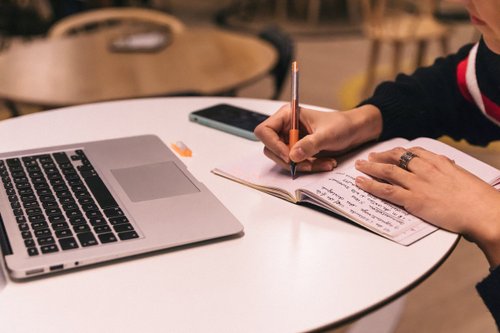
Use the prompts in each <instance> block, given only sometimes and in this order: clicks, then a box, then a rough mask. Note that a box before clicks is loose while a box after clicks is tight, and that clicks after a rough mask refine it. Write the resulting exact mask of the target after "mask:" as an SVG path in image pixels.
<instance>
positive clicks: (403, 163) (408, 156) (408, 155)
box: [399, 151, 418, 171]
mask: <svg viewBox="0 0 500 333" xmlns="http://www.w3.org/2000/svg"><path fill="white" fill-rule="evenodd" d="M414 157H418V156H417V155H416V154H414V153H412V152H411V151H405V152H404V153H403V155H401V157H400V158H399V167H400V168H402V169H404V170H406V171H410V170H408V164H409V163H410V161H411V160H412V159H413V158H414Z"/></svg>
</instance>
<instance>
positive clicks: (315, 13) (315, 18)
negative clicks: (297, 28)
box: [307, 0, 321, 25]
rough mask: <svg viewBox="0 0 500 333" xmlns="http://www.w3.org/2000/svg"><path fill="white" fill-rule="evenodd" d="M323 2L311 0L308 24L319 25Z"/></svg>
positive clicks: (308, 7)
mask: <svg viewBox="0 0 500 333" xmlns="http://www.w3.org/2000/svg"><path fill="white" fill-rule="evenodd" d="M320 1H321V0H309V4H308V6H307V22H309V23H310V24H312V25H317V24H318V23H319V14H320V8H321V3H320Z"/></svg>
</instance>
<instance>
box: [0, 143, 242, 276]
mask: <svg viewBox="0 0 500 333" xmlns="http://www.w3.org/2000/svg"><path fill="white" fill-rule="evenodd" d="M0 175H1V186H0V214H1V217H0V243H1V247H2V253H3V256H4V260H5V264H6V267H7V269H8V270H9V272H10V275H11V276H12V277H14V278H17V279H22V278H27V277H31V276H36V275H41V274H46V273H51V272H56V271H61V270H66V269H71V268H75V267H81V266H85V265H89V264H94V263H99V262H103V261H107V260H111V259H116V258H123V257H128V256H131V255H136V254H140V253H146V252H151V251H155V250H160V249H166V248H171V247H176V246H180V245H186V244H192V243H196V242H200V241H205V240H209V239H216V238H221V237H227V236H231V235H241V234H242V231H243V227H242V225H241V224H240V223H239V222H238V221H237V220H236V218H235V217H234V216H233V215H232V214H231V213H230V212H229V211H228V210H227V209H226V208H225V207H224V206H223V205H222V204H221V202H220V201H219V200H218V199H217V198H216V197H215V196H214V195H213V194H212V193H211V192H210V191H209V190H208V189H207V188H206V187H205V186H204V185H203V184H202V183H200V182H199V181H197V180H196V179H195V178H194V177H193V175H191V174H190V173H189V171H188V170H187V168H186V167H185V166H184V164H183V163H182V162H181V161H180V160H179V159H178V158H177V157H176V156H175V154H174V153H172V152H171V151H170V149H168V148H167V147H166V146H165V144H164V143H163V142H162V141H161V140H160V139H159V138H158V137H156V136H153V135H145V136H137V137H128V138H120V139H113V140H104V141H96V142H87V143H81V144H72V145H65V146H57V147H50V148H44V149H33V150H26V151H18V152H12V153H4V154H0Z"/></svg>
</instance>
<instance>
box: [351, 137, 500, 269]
mask: <svg viewBox="0 0 500 333" xmlns="http://www.w3.org/2000/svg"><path fill="white" fill-rule="evenodd" d="M405 151H406V150H405V149H403V148H394V149H392V150H389V151H386V152H382V153H371V154H370V155H369V157H368V161H364V160H359V161H357V162H356V168H357V169H358V170H359V171H361V172H363V173H366V174H367V175H370V176H372V177H374V178H375V179H379V180H383V181H386V182H387V183H385V182H381V181H378V180H375V179H370V178H367V177H358V178H357V179H356V184H357V185H358V186H359V187H360V188H361V189H363V190H365V191H366V192H369V193H371V194H373V195H375V196H378V197H380V198H382V199H385V200H387V201H390V202H392V203H394V204H396V205H399V206H403V207H404V208H405V209H406V210H407V211H408V212H410V213H411V214H413V215H415V216H418V217H420V218H422V219H424V220H426V221H428V222H429V223H432V224H435V225H436V226H438V227H441V228H444V229H447V230H450V231H453V232H457V233H461V234H463V235H464V236H466V237H467V238H468V239H470V240H472V241H474V242H476V243H477V244H478V245H479V247H480V248H481V249H482V250H483V252H485V254H486V257H487V258H488V260H489V262H490V264H491V265H492V266H493V267H495V266H498V265H499V264H500V192H498V191H496V190H495V189H494V188H493V187H492V186H490V185H488V184H487V183H485V182H483V181H482V180H481V179H479V178H477V177H476V176H474V175H473V174H471V173H469V172H468V171H466V170H465V169H463V168H461V167H460V166H458V165H456V164H455V163H454V162H453V161H452V160H450V159H448V158H447V157H445V156H442V155H437V154H434V153H432V152H429V151H427V150H425V149H423V148H418V147H414V148H410V149H409V151H411V152H412V153H414V154H416V155H417V157H414V158H413V159H412V160H411V161H410V162H409V163H408V166H407V167H408V170H405V169H403V168H401V167H399V166H398V163H399V158H400V157H401V155H402V154H403V153H404V152H405Z"/></svg>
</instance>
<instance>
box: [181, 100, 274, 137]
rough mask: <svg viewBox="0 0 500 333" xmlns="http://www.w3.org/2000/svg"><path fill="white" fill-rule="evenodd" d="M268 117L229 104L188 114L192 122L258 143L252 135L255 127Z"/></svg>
mask: <svg viewBox="0 0 500 333" xmlns="http://www.w3.org/2000/svg"><path fill="white" fill-rule="evenodd" d="M268 117H269V116H268V115H265V114H262V113H259V112H256V111H252V110H247V109H244V108H240V107H238V106H234V105H229V104H217V105H214V106H210V107H208V108H205V109H201V110H197V111H193V112H191V113H190V114H189V120H191V121H193V122H197V123H200V124H202V125H205V126H209V127H213V128H216V129H219V130H221V131H224V132H227V133H231V134H234V135H238V136H241V137H244V138H246V139H249V140H254V141H258V139H257V137H256V136H255V135H254V134H253V131H254V129H255V127H257V125H258V124H260V123H261V122H262V121H264V120H266V119H267V118H268Z"/></svg>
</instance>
